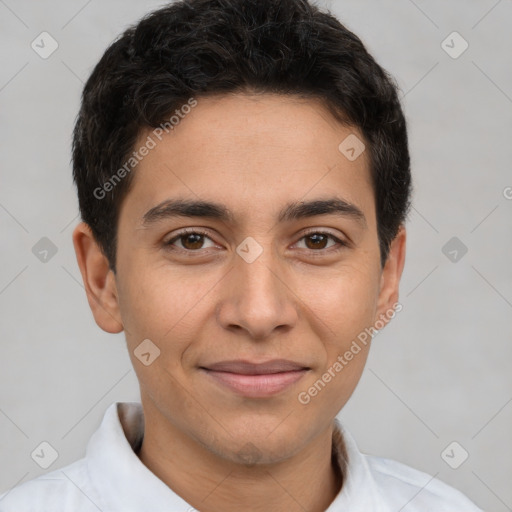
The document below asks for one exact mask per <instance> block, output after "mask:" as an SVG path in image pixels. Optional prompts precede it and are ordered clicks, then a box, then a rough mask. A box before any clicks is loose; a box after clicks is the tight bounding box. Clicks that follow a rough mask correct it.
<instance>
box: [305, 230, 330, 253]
mask: <svg viewBox="0 0 512 512" xmlns="http://www.w3.org/2000/svg"><path fill="white" fill-rule="evenodd" d="M328 238H329V237H328V236H326V235H324V234H322V233H314V234H313V235H308V236H306V237H304V240H306V246H307V248H308V249H325V246H326V244H327V240H328Z"/></svg>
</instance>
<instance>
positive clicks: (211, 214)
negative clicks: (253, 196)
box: [142, 197, 367, 228]
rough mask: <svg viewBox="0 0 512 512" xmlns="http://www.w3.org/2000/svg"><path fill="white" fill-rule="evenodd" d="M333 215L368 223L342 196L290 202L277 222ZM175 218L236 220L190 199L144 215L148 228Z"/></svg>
mask: <svg viewBox="0 0 512 512" xmlns="http://www.w3.org/2000/svg"><path fill="white" fill-rule="evenodd" d="M333 214H334V215H338V216H340V217H345V218H349V219H352V220H355V221H357V222H358V223H359V224H361V226H364V227H366V225H367V224H366V217H365V216H364V213H363V212H362V210H361V209H360V208H358V207H357V206H356V205H355V204H352V203H350V202H348V201H345V200H344V199H341V198H339V197H334V198H329V199H316V200H312V201H307V202H306V201H295V202H292V203H289V204H287V205H286V206H285V207H284V208H283V209H282V210H281V211H280V212H279V215H278V222H289V221H292V220H298V219H303V218H307V217H313V216H315V215H333ZM173 217H199V218H207V219H215V220H220V221H222V222H226V223H234V220H235V218H234V215H233V213H232V212H231V211H230V210H229V209H228V208H227V207H226V206H224V205H223V204H220V203H215V202H210V201H200V200H190V199H167V200H165V201H163V202H161V203H160V204H158V205H157V206H154V207H153V208H151V209H150V210H148V211H147V212H146V213H145V214H144V215H143V216H142V227H145V228H148V227H150V226H151V225H152V224H155V223H157V222H158V221H161V220H164V219H169V218H173Z"/></svg>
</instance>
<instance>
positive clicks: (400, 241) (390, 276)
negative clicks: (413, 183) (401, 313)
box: [375, 225, 407, 323]
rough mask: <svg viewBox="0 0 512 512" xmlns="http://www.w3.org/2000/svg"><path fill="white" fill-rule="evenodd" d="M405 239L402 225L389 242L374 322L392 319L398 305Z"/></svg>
mask: <svg viewBox="0 0 512 512" xmlns="http://www.w3.org/2000/svg"><path fill="white" fill-rule="evenodd" d="M406 238H407V237H406V231H405V226H403V225H402V226H400V228H399V230H398V233H397V235H396V236H395V238H394V239H393V241H392V242H391V246H390V248H389V254H388V258H387V260H386V263H385V265H384V268H383V269H382V274H381V283H380V292H379V299H378V302H377V318H376V319H375V321H376V322H377V321H378V320H380V322H385V323H387V322H388V321H389V320H391V318H393V317H394V312H393V311H394V310H395V308H396V304H397V303H398V296H399V286H400V278H401V277H402V271H403V269H404V265H405V248H406Z"/></svg>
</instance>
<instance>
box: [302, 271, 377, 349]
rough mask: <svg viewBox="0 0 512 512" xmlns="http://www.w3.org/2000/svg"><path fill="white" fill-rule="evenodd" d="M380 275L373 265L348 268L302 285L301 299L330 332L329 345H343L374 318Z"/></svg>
mask: <svg viewBox="0 0 512 512" xmlns="http://www.w3.org/2000/svg"><path fill="white" fill-rule="evenodd" d="M378 291H379V276H378V273H377V272H375V270H373V269H372V268H371V267H370V266H364V265H361V266H359V265H358V266H356V265H346V266H345V267H343V268H341V269H340V270H339V271H337V272H336V273H335V274H330V275H329V276H325V277H324V278H323V279H322V280H320V281H318V280H317V281H316V285H315V286H314V287H312V286H310V285H307V284H306V282H304V283H303V287H302V292H301V294H300V296H301V299H302V300H303V302H304V303H305V304H307V306H308V308H309V309H311V311H313V312H314V314H315V315H316V316H317V317H318V318H319V319H320V320H322V322H323V324H324V325H325V327H326V330H327V331H328V332H329V333H330V334H329V336H328V339H329V340H330V341H332V343H330V344H329V345H334V346H340V345H341V346H343V345H344V344H345V343H346V342H347V341H349V340H352V339H353V338H355V337H356V336H357V335H358V334H359V333H360V332H361V331H362V330H364V329H365V328H366V327H368V326H370V325H371V324H372V322H373V319H374V318H375V313H376V310H377V299H378Z"/></svg>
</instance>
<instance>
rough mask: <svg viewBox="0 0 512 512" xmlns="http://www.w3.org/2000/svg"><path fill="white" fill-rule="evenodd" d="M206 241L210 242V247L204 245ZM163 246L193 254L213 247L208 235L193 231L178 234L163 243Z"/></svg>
mask: <svg viewBox="0 0 512 512" xmlns="http://www.w3.org/2000/svg"><path fill="white" fill-rule="evenodd" d="M207 241H210V245H209V246H208V245H206V246H205V243H207ZM165 246H166V247H168V248H171V249H174V248H177V249H178V250H182V251H188V252H194V251H199V250H200V249H205V248H209V247H214V246H215V244H214V243H213V241H212V239H211V238H210V237H209V236H208V233H205V232H202V231H198V230H196V229H194V230H192V229H191V230H187V231H182V232H181V233H178V234H177V235H176V236H175V237H174V238H172V239H171V240H169V241H168V242H165Z"/></svg>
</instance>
